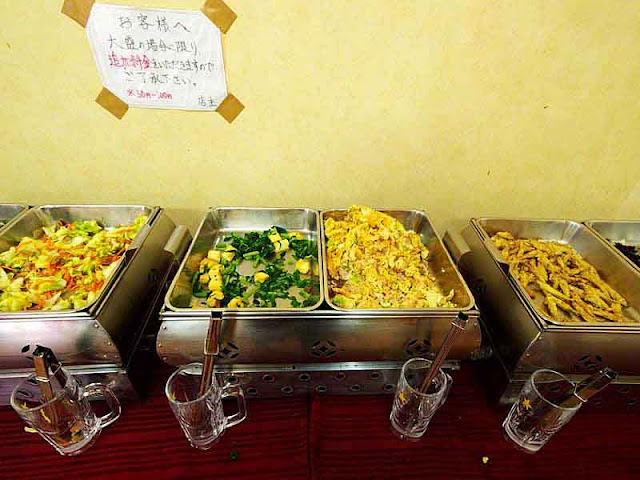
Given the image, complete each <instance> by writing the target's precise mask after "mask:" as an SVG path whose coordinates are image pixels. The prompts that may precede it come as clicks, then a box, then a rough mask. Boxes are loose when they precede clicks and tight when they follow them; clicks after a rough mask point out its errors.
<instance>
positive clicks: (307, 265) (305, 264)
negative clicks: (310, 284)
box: [296, 258, 311, 275]
mask: <svg viewBox="0 0 640 480" xmlns="http://www.w3.org/2000/svg"><path fill="white" fill-rule="evenodd" d="M296 270H297V271H299V272H300V273H301V274H303V275H306V274H307V273H309V270H311V262H310V261H309V260H308V259H306V258H301V259H300V260H298V261H297V262H296Z"/></svg>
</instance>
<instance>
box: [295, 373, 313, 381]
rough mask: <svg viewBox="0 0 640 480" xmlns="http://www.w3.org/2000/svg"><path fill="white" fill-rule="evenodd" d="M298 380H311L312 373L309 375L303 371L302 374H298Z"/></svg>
mask: <svg viewBox="0 0 640 480" xmlns="http://www.w3.org/2000/svg"><path fill="white" fill-rule="evenodd" d="M298 380H300V381H301V382H308V381H309V380H311V375H309V374H308V373H301V374H300V375H298Z"/></svg>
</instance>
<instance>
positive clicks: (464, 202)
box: [0, 0, 640, 233]
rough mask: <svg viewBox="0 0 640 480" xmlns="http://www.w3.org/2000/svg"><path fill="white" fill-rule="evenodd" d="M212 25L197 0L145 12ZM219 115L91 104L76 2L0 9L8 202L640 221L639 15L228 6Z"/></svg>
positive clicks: (461, 7)
mask: <svg viewBox="0 0 640 480" xmlns="http://www.w3.org/2000/svg"><path fill="white" fill-rule="evenodd" d="M113 3H130V4H134V5H138V6H152V7H154V6H155V7H168V8H198V7H199V5H200V4H201V2H200V1H199V0H129V2H122V1H118V2H113ZM228 3H229V5H230V6H231V7H232V8H233V9H234V10H235V11H236V12H237V13H238V15H239V18H238V20H237V21H236V23H235V24H234V25H233V27H232V29H231V30H230V32H229V34H228V35H227V36H226V38H225V40H224V48H225V59H226V67H227V77H228V83H229V87H230V91H232V92H234V93H235V94H236V95H237V96H238V97H239V98H240V99H241V100H242V101H243V102H244V103H245V105H246V107H247V108H246V110H245V111H244V112H243V113H242V114H241V115H240V116H239V117H238V119H237V120H236V121H235V123H233V124H232V125H228V124H227V123H226V122H224V121H223V120H222V119H221V118H220V117H219V116H218V115H217V114H213V113H197V112H174V111H161V110H143V109H131V110H130V111H129V112H128V113H127V115H126V116H125V117H124V119H123V120H121V121H118V120H116V119H115V118H114V117H112V116H111V115H110V114H109V113H107V112H106V111H104V110H102V109H101V108H100V107H99V106H98V105H97V104H95V103H94V101H93V100H94V98H95V96H96V94H97V93H98V91H99V90H100V88H101V85H100V80H99V77H98V74H97V72H96V68H95V66H94V63H93V58H92V56H91V52H90V49H89V45H88V42H87V40H86V38H85V35H84V32H83V30H82V29H81V28H80V27H79V26H78V25H77V24H75V23H74V22H72V21H71V20H70V19H68V18H67V17H65V16H64V15H62V14H60V13H59V9H60V7H61V4H62V0H58V1H51V0H37V1H36V0H29V1H15V0H5V1H3V2H1V3H0V18H2V19H3V21H2V22H1V24H0V91H1V92H2V108H1V109H0V121H1V127H0V139H1V140H2V157H1V158H2V160H1V161H2V172H1V174H0V188H1V191H2V195H1V201H5V202H7V201H23V202H30V203H34V204H37V203H69V202H74V203H111V202H114V203H126V202H134V203H148V204H160V205H163V206H165V207H168V208H169V209H170V211H171V212H172V213H173V214H174V216H175V217H176V218H177V219H178V220H181V221H185V222H187V223H188V224H189V225H190V226H194V225H195V224H196V222H197V220H198V218H199V217H200V216H201V213H200V212H201V211H203V209H204V208H205V207H207V206H213V205H295V206H317V207H329V206H335V207H338V206H346V205H349V204H351V203H364V204H371V205H378V206H407V207H416V208H423V209H425V210H426V211H427V212H428V214H429V215H430V216H431V217H432V219H433V220H434V222H435V224H436V227H437V228H438V229H439V230H440V231H441V233H443V232H444V230H445V229H447V228H450V227H452V226H459V225H460V224H461V223H462V222H464V221H466V220H467V219H468V218H469V217H471V216H480V215H510V216H521V217H530V216H533V217H570V218H576V219H586V218H593V217H602V218H610V217H628V218H633V217H635V218H640V211H639V210H640V183H639V179H640V162H639V161H638V157H639V154H640V129H639V127H640V122H639V120H640V108H639V107H640V27H639V26H640V2H637V1H635V2H634V1H626V0H618V1H606V2H605V1H601V0H598V1H582V0H566V1H542V0H541V1H528V0H518V1H515V2H514V1H468V2H463V1H445V0H440V1H435V0H432V1H417V0H411V1H409V0H395V1H388V0H367V1H364V0H357V1H343V0H325V1H305V0H242V1H240V0H228Z"/></svg>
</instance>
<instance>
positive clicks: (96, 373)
mask: <svg viewBox="0 0 640 480" xmlns="http://www.w3.org/2000/svg"><path fill="white" fill-rule="evenodd" d="M139 215H146V216H147V217H148V219H147V222H146V224H145V225H144V226H143V228H142V229H141V230H140V232H139V233H138V235H137V236H136V237H135V238H134V240H133V241H132V243H131V244H130V246H129V249H128V250H127V251H126V252H125V254H124V255H123V257H122V258H121V260H120V264H119V265H118V266H117V269H116V271H115V272H114V273H113V274H112V275H111V276H110V277H109V279H108V280H107V281H106V282H105V285H104V286H103V288H102V289H101V291H100V293H99V295H98V297H97V298H96V300H95V301H94V302H92V303H91V304H90V305H87V306H86V307H84V308H82V309H78V310H64V311H55V312H54V311H20V312H0V403H7V402H8V398H9V395H10V393H11V390H12V388H13V386H14V385H15V384H16V383H17V382H18V381H19V380H20V379H21V378H23V377H25V376H26V375H28V373H30V371H31V370H32V368H33V365H32V363H31V361H30V360H29V359H28V358H26V357H25V356H24V354H23V353H22V348H23V347H24V346H26V345H37V344H39V345H46V346H48V347H50V348H51V349H53V351H54V352H55V353H56V356H57V357H58V358H59V359H60V361H61V362H62V363H63V364H64V365H65V367H67V368H69V369H70V370H73V371H74V372H75V373H76V374H77V375H79V376H80V377H83V376H84V377H85V378H86V379H87V380H95V379H97V378H102V379H105V378H106V379H108V381H110V382H111V383H112V385H113V386H114V388H115V389H116V391H117V392H118V393H119V394H121V395H123V396H126V395H133V393H134V390H133V388H132V385H131V382H130V379H129V376H128V373H129V367H130V365H131V361H132V359H133V357H134V352H135V350H136V347H137V346H138V343H139V342H140V340H141V338H142V335H143V333H144V332H145V329H146V328H153V327H152V325H151V323H153V322H151V323H150V322H149V319H150V318H152V317H153V316H154V315H155V312H157V307H158V305H159V303H160V302H161V299H162V296H161V295H159V294H160V293H161V292H162V293H164V291H165V284H166V283H167V278H166V277H167V275H169V274H170V273H173V272H175V267H174V268H173V269H172V266H173V265H176V263H177V261H176V256H177V255H179V252H180V251H181V250H180V243H181V241H182V240H183V239H184V238H185V237H186V236H187V235H188V232H186V229H184V227H182V228H178V229H176V228H175V224H174V223H173V221H171V220H170V219H169V218H168V216H167V215H166V214H165V212H164V211H163V210H162V209H161V208H159V207H148V206H140V205H126V206H124V205H47V206H40V207H35V208H32V209H31V210H29V211H28V212H26V213H25V214H24V215H22V216H21V217H20V218H18V219H16V220H15V221H13V222H11V223H10V224H9V225H8V226H7V228H6V229H5V230H3V231H2V232H1V233H0V251H4V250H5V249H7V248H9V247H10V246H11V245H14V244H16V243H18V242H19V241H20V239H21V238H22V237H23V236H37V235H38V234H39V233H40V232H41V230H42V227H43V226H46V225H50V224H52V223H54V222H57V221H58V220H64V221H65V222H73V221H77V220H91V219H93V220H97V221H98V222H99V223H101V224H102V225H103V226H107V227H109V226H116V225H124V224H129V223H132V222H133V220H134V219H135V218H136V217H138V216H139ZM183 251H184V250H182V252H183ZM154 309H155V310H154ZM156 328H157V327H156Z"/></svg>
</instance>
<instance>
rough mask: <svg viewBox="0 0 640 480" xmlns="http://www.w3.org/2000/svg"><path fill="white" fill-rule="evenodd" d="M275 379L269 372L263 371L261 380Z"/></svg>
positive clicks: (268, 381)
mask: <svg viewBox="0 0 640 480" xmlns="http://www.w3.org/2000/svg"><path fill="white" fill-rule="evenodd" d="M274 380H275V377H274V376H273V375H271V374H270V373H265V374H264V375H263V376H262V381H263V382H265V383H273V381H274Z"/></svg>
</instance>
